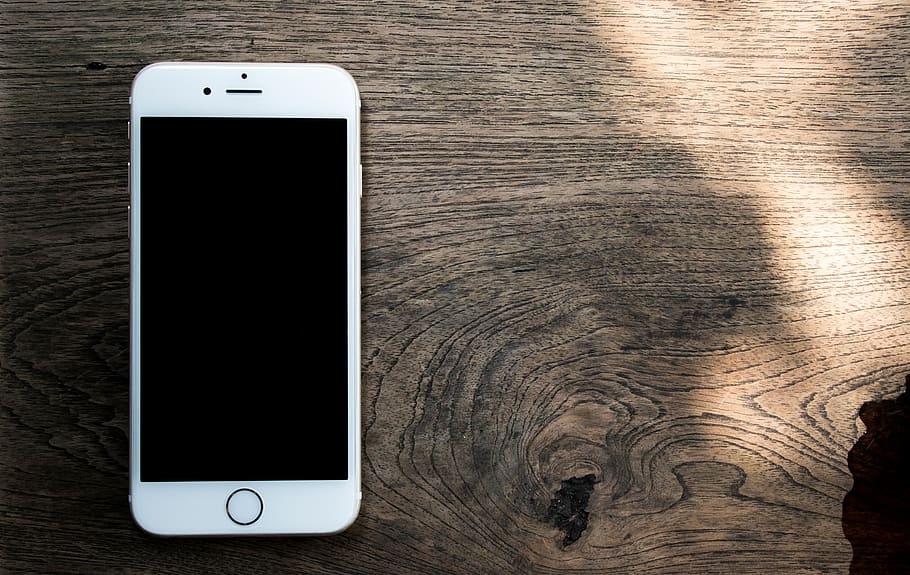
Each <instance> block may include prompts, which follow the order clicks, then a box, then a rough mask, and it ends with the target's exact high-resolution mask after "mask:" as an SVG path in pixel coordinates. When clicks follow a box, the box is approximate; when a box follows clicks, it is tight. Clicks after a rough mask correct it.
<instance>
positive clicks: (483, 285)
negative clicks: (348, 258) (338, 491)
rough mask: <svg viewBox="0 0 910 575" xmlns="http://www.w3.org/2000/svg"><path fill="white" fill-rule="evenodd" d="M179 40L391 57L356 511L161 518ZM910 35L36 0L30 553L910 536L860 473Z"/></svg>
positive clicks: (149, 562)
mask: <svg viewBox="0 0 910 575" xmlns="http://www.w3.org/2000/svg"><path fill="white" fill-rule="evenodd" d="M161 60H236V61H246V60H249V61H293V62H306V61H325V62H333V63H337V64H340V65H342V66H344V67H345V68H347V69H348V70H349V71H350V72H351V73H352V74H353V75H354V77H355V78H356V79H357V80H358V82H359V85H360V89H361V92H362V98H363V103H364V105H363V164H364V178H365V185H364V202H363V333H364V342H363V356H362V359H363V443H364V449H363V463H364V475H363V489H364V501H363V508H362V513H361V517H360V519H359V520H358V521H357V522H356V523H355V525H354V526H353V527H352V528H351V529H349V530H348V531H347V532H345V533H343V534H341V535H338V536H334V537H328V538H309V539H306V538H303V539H301V538H266V539H246V540H244V539H202V540H199V539H196V540H185V539H157V538H153V537H150V536H147V535H145V534H143V533H142V532H140V530H139V529H138V528H136V527H135V526H134V524H133V523H132V521H131V519H130V515H129V511H128V506H127V433H128V409H127V407H128V404H127V401H128V377H127V376H128V369H127V368H128V363H129V351H128V342H127V336H128V333H127V326H128V308H127V300H128V275H127V266H128V260H129V251H128V244H127V222H126V206H127V202H128V196H127V174H126V162H127V160H128V147H127V139H126V121H127V118H128V100H127V98H128V93H129V87H130V81H131V79H132V77H133V75H135V73H136V72H137V71H139V69H140V68H141V67H142V66H143V65H145V64H148V63H151V62H154V61H161ZM908 62H910V5H908V4H907V3H906V2H903V1H896V0H870V1H867V2H855V1H847V0H829V1H826V2H820V3H808V2H788V1H783V0H743V1H739V2H720V1H709V2H703V1H686V0H679V1H670V0H648V1H645V2H613V1H609V2H581V3H573V2H570V3H558V4H555V3H554V4H551V3H549V2H538V3H521V4H512V3H497V4H482V3H460V2H458V3H420V4H411V3H359V2H357V3H350V4H336V3H308V4H292V5H288V4H284V3H281V4H272V3H264V2H227V3H195V2H160V1H155V2H127V3H121V2H91V3H90V2H77V1H70V2H53V3H43V2H17V1H11V0H2V1H0V571H2V572H7V573H19V572H27V573H104V572H122V573H146V572H149V573H212V572H231V573H279V572H306V573H344V572H350V573H501V572H511V573H556V572H571V573H606V572H609V573H630V574H631V573H634V574H671V573H718V574H729V573H743V574H746V573H785V574H810V573H848V572H850V570H851V562H853V573H854V574H856V573H873V572H879V573H883V572H894V573H899V572H907V565H906V564H902V563H900V561H901V560H902V559H900V557H901V555H900V554H899V553H897V554H895V553H891V554H890V555H889V554H888V553H884V552H882V553H879V554H878V555H877V556H878V557H880V558H882V559H881V561H880V562H879V563H875V562H874V561H873V562H866V563H863V561H854V550H853V548H852V546H851V543H850V541H849V540H848V539H847V537H846V536H845V532H846V533H847V534H848V535H851V534H852V535H851V538H853V539H854V543H855V544H856V545H857V546H858V547H857V549H858V551H857V552H858V554H861V553H863V552H864V551H865V550H868V549H867V548H871V547H875V546H876V545H878V546H879V547H882V546H888V545H901V544H903V543H902V542H905V541H906V539H900V538H899V537H893V536H892V537H878V536H877V535H876V532H875V531H874V529H875V528H876V527H875V526H876V525H889V526H890V527H889V528H890V529H893V523H888V521H892V519H888V521H886V522H885V523H881V522H879V523H876V522H875V520H874V517H873V516H874V514H875V510H874V507H875V505H876V501H878V500H881V501H890V502H892V503H893V501H895V500H900V498H899V497H896V496H895V497H886V498H878V499H876V500H869V501H865V502H864V501H857V499H862V498H863V497H866V496H864V494H868V493H875V492H876V489H875V488H874V487H872V488H870V487H869V484H868V482H866V481H865V480H864V482H863V483H862V488H861V489H860V487H859V486H860V481H859V480H857V486H858V487H857V489H855V490H854V491H852V492H851V494H852V495H851V497H852V499H848V505H847V507H849V508H850V509H854V510H858V511H856V513H852V514H850V513H848V514H846V515H845V514H844V509H845V503H844V502H845V496H846V495H847V493H848V492H850V491H851V489H852V488H853V485H854V482H853V477H852V476H851V467H853V468H855V469H873V468H874V469H876V472H875V473H870V474H868V477H870V478H872V479H874V478H875V477H879V476H881V475H882V473H881V470H880V469H878V468H879V467H880V465H878V464H876V463H875V461H874V458H875V457H878V455H877V454H880V453H882V452H881V449H884V448H879V447H875V448H871V447H869V445H870V444H873V443H874V442H873V439H874V437H873V435H874V434H873V435H870V434H867V435H865V436H864V435H863V434H864V432H865V425H864V423H863V422H862V421H861V419H860V418H859V413H860V408H861V406H862V405H863V404H864V403H866V402H869V401H875V402H878V403H876V404H875V405H879V406H886V407H887V409H885V411H888V409H891V407H888V406H892V405H900V406H902V405H904V404H905V402H904V403H901V402H900V401H898V400H894V398H895V397H896V396H897V395H898V394H899V393H900V392H901V391H902V390H903V387H904V376H905V375H906V374H907V373H908V372H910V249H908V248H910V228H908V226H910V112H908V111H910V84H908V76H907V75H908ZM301 358H302V359H303V360H304V362H306V360H307V358H306V353H305V349H304V350H303V351H302V352H301ZM319 369H320V368H319V366H318V363H316V362H315V361H314V362H313V365H312V367H311V368H310V369H309V370H308V372H307V373H306V374H305V375H307V376H312V375H316V374H318V373H319ZM888 401H893V402H896V403H893V404H892V403H887V402H888ZM882 402H884V403H882ZM891 411H893V409H892V410H891ZM870 413H871V412H870ZM888 413H891V412H890V411H888ZM869 421H875V422H877V423H882V422H885V423H887V422H888V421H894V416H891V415H888V416H882V417H877V418H874V419H869ZM869 421H867V422H866V423H867V424H868V423H869ZM870 433H871V432H870ZM861 437H863V438H864V439H863V442H861V443H860V444H857V441H858V440H859V439H860V438H861ZM883 437H901V436H900V434H899V433H897V432H895V433H890V434H889V433H885V434H884V435H883ZM855 444H857V447H856V448H854V445H855ZM860 446H863V447H862V448H860ZM851 450H854V451H853V452H851ZM906 451H907V447H906V443H903V444H900V443H899V444H898V447H892V448H891V451H890V452H888V453H890V454H891V455H890V456H888V455H883V456H882V457H883V461H884V462H885V463H882V464H881V465H886V464H888V463H887V462H888V461H892V463H893V460H894V459H895V458H897V459H901V458H904V459H902V460H901V462H899V463H900V464H895V465H896V466H897V467H896V468H898V469H904V470H906V469H907V467H906ZM848 455H849V456H850V461H851V462H854V463H851V465H850V466H848ZM902 466H903V467H902ZM884 475H887V473H885V474H884ZM872 479H870V480H872ZM901 484H902V485H903V486H905V487H904V488H905V489H906V485H907V484H908V483H907V482H903V483H901V482H896V481H889V482H887V484H886V486H885V487H884V489H889V490H892V491H893V490H894V489H899V488H900V485H901ZM908 497H910V494H908ZM851 517H853V518H854V519H855V521H856V522H855V523H849V521H852V520H851V519H850V518H851ZM848 523H849V524H848ZM857 530H858V531H857ZM857 533H860V535H857ZM904 533H906V532H904ZM892 551H894V550H893V549H892ZM893 557H897V559H896V560H895V561H898V562H897V563H894V562H893V561H892V562H891V563H888V561H891V560H892V559H893ZM903 557H904V558H906V555H904V556H903ZM864 565H865V566H866V567H864ZM870 565H871V567H869V566H870ZM863 569H866V570H863ZM889 570H890V571H889Z"/></svg>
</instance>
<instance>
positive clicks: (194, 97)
mask: <svg viewBox="0 0 910 575" xmlns="http://www.w3.org/2000/svg"><path fill="white" fill-rule="evenodd" d="M241 74H246V75H247V77H246V78H245V79H244V78H241ZM206 87H208V88H210V93H209V94H208V95H206V94H205V93H204V92H203V89H204V88H206ZM226 89H259V90H262V93H260V94H227V93H226V92H225V90H226ZM130 104H131V111H130V128H129V132H130V140H131V141H130V144H131V145H130V156H131V163H130V204H131V209H130V236H131V237H130V255H131V257H130V352H131V361H130V509H131V512H132V514H133V518H134V519H135V521H136V523H137V524H138V525H139V526H140V527H142V529H144V530H146V531H148V532H150V533H153V534H157V535H275V534H300V535H315V534H330V533H337V532H339V531H342V530H344V529H346V528H347V527H348V526H349V525H350V524H351V523H352V522H353V521H354V519H355V518H356V517H357V514H358V512H359V508H360V498H361V490H360V196H361V186H362V184H361V175H360V174H361V169H360V97H359V92H358V89H357V84H356V82H355V81H354V79H353V78H352V77H351V76H350V75H349V74H348V73H347V72H346V71H344V70H343V69H341V68H339V67H337V66H333V65H328V64H245V63H244V64H241V63H161V64H153V65H150V66H147V67H145V68H143V69H142V70H141V71H140V72H139V73H138V74H137V75H136V78H135V79H134V81H133V86H132V92H131V97H130ZM144 116H168V117H180V116H187V117H256V118H259V117H302V118H345V119H347V121H348V122H347V125H348V134H347V136H348V143H349V144H348V175H347V197H348V201H347V206H348V208H347V211H348V213H347V246H348V247H347V264H348V265H347V273H348V282H347V301H348V334H349V336H348V374H349V376H348V426H347V429H348V442H347V444H348V479H347V480H344V481H341V480H339V481H243V482H237V481H207V482H142V481H140V480H139V479H140V468H139V466H140V425H139V422H140V415H141V414H140V405H139V401H140V397H141V396H140V394H139V389H140V386H141V384H142V382H141V380H140V369H139V368H140V365H141V361H142V355H141V335H140V329H139V326H140V322H141V321H142V320H141V316H140V305H139V303H140V298H141V261H140V250H139V247H140V242H141V241H142V239H141V238H142V229H141V218H140V212H141V209H142V208H141V206H142V202H141V199H142V190H141V186H140V182H141V179H140V176H139V175H140V172H141V170H142V166H141V165H140V161H141V160H140V158H141V153H140V145H141V132H140V130H141V122H140V119H141V118H142V117H144ZM298 456H300V457H306V453H305V452H302V453H300V454H299V455H298ZM238 489H250V490H253V491H255V492H256V493H257V494H258V495H259V496H260V499H261V501H262V511H261V514H260V516H259V518H258V520H256V521H255V522H253V523H251V524H249V525H241V524H238V523H236V522H235V521H234V520H232V519H231V518H230V517H229V515H228V513H227V499H228V497H229V496H230V495H231V494H232V493H234V492H235V491H236V490H238Z"/></svg>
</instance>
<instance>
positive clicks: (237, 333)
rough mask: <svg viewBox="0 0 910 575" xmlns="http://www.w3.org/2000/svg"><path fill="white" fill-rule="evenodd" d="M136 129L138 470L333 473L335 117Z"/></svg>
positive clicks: (299, 476) (173, 123)
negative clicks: (138, 138) (138, 181)
mask: <svg viewBox="0 0 910 575" xmlns="http://www.w3.org/2000/svg"><path fill="white" fill-rule="evenodd" d="M140 134H141V147H140V150H141V151H140V154H141V163H140V173H141V188H140V194H141V203H140V206H139V210H140V211H139V214H140V216H139V217H140V226H141V243H140V252H139V253H140V260H139V263H140V276H141V279H140V289H141V295H140V300H139V301H140V346H141V349H140V354H141V362H140V410H141V411H140V436H139V440H140V469H141V473H140V478H141V480H142V481H254V480H317V479H347V477H348V465H347V464H348V451H347V445H348V441H347V433H348V429H347V427H348V409H347V387H348V373H347V301H346V285H347V282H346V279H347V275H346V274H347V265H346V239H347V235H346V208H347V205H346V204H347V193H346V192H347V143H346V139H347V123H346V120H344V119H311V118H306V119H303V118H161V117H146V118H142V120H141V130H140Z"/></svg>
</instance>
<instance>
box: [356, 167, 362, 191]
mask: <svg viewBox="0 0 910 575" xmlns="http://www.w3.org/2000/svg"><path fill="white" fill-rule="evenodd" d="M357 187H358V189H359V190H360V197H361V198H362V197H363V164H357Z"/></svg>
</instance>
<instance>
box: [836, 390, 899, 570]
mask: <svg viewBox="0 0 910 575" xmlns="http://www.w3.org/2000/svg"><path fill="white" fill-rule="evenodd" d="M906 381H907V383H906V385H907V387H906V389H905V390H904V392H903V393H902V394H901V395H899V396H898V397H897V398H895V399H887V400H882V401H870V402H868V403H866V404H864V405H863V407H862V409H861V410H860V418H861V419H862V420H863V423H864V424H866V432H865V433H864V434H863V436H862V437H860V438H859V441H857V442H856V445H854V446H853V448H852V449H851V450H850V455H849V457H848V462H849V466H850V473H852V474H853V488H852V489H851V490H850V492H849V493H848V494H847V496H846V497H845V498H844V516H843V526H844V534H845V535H846V536H847V538H848V539H849V540H850V543H851V544H852V545H853V561H852V562H851V563H850V574H851V575H906V574H907V573H910V375H908V376H907V380H906Z"/></svg>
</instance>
